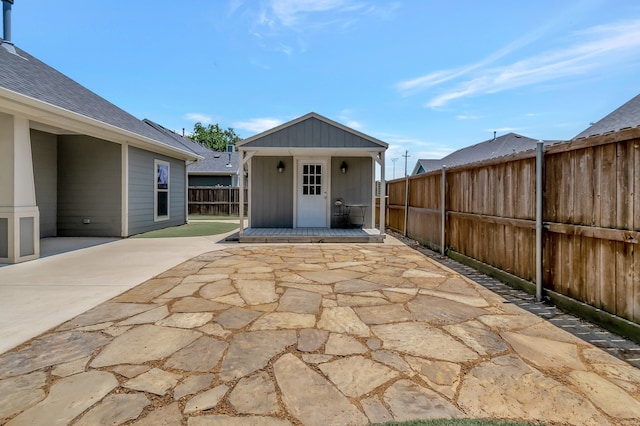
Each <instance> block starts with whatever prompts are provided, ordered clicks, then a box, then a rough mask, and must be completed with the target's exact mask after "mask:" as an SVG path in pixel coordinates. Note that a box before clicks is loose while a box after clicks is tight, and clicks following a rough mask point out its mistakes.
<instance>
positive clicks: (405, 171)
mask: <svg viewBox="0 0 640 426" xmlns="http://www.w3.org/2000/svg"><path fill="white" fill-rule="evenodd" d="M403 157H404V176H405V177H407V176H409V175H408V174H407V158H409V157H411V156H410V155H409V151H408V150H405V151H404V155H403Z"/></svg>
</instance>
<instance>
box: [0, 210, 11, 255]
mask: <svg viewBox="0 0 640 426" xmlns="http://www.w3.org/2000/svg"><path fill="white" fill-rule="evenodd" d="M0 257H4V258H7V257H9V219H7V218H4V217H0Z"/></svg>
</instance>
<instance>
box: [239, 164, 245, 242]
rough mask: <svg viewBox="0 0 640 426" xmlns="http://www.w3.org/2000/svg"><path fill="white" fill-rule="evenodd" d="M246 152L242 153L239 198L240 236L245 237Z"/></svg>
mask: <svg viewBox="0 0 640 426" xmlns="http://www.w3.org/2000/svg"><path fill="white" fill-rule="evenodd" d="M244 162H245V161H244V151H240V179H239V182H238V183H239V184H240V185H238V188H239V190H238V191H239V193H238V198H239V202H240V204H239V205H238V215H239V216H240V228H239V232H238V235H240V236H242V235H244V226H243V225H244Z"/></svg>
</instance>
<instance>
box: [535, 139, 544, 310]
mask: <svg viewBox="0 0 640 426" xmlns="http://www.w3.org/2000/svg"><path fill="white" fill-rule="evenodd" d="M543 161H544V144H543V143H542V142H538V144H537V147H536V300H537V301H538V302H540V301H542V287H543V286H542V284H543V283H542V173H543V167H542V166H543Z"/></svg>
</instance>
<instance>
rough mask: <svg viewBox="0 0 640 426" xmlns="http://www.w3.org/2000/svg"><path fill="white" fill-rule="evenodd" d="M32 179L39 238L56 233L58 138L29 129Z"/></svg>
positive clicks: (53, 235)
mask: <svg viewBox="0 0 640 426" xmlns="http://www.w3.org/2000/svg"><path fill="white" fill-rule="evenodd" d="M31 155H32V157H33V179H34V183H35V187H36V205H37V206H38V210H39V211H40V238H46V237H55V236H56V235H58V223H57V222H58V138H57V136H56V135H52V134H51V133H44V132H40V131H38V130H31Z"/></svg>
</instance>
